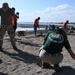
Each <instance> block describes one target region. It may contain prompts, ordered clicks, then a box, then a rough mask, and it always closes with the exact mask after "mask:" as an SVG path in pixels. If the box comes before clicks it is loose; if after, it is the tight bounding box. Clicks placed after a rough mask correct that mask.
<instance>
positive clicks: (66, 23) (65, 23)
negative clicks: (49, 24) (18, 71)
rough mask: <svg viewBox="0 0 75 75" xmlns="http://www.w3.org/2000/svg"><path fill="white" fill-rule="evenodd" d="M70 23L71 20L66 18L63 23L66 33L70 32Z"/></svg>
mask: <svg viewBox="0 0 75 75" xmlns="http://www.w3.org/2000/svg"><path fill="white" fill-rule="evenodd" d="M68 23H69V21H68V20H66V22H64V23H63V24H62V26H63V29H64V31H65V32H66V33H67V32H68V29H69V25H68Z"/></svg>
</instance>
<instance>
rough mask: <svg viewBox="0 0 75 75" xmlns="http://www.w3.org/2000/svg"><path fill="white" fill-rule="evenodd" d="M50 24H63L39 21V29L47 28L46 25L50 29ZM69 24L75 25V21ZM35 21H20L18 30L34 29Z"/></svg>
mask: <svg viewBox="0 0 75 75" xmlns="http://www.w3.org/2000/svg"><path fill="white" fill-rule="evenodd" d="M50 25H55V26H56V27H57V26H59V27H61V26H62V23H56V22H39V28H38V30H45V29H46V27H47V29H49V27H50ZM68 25H69V26H75V23H69V24H68ZM33 30H34V28H33V22H18V25H17V29H16V31H33Z"/></svg>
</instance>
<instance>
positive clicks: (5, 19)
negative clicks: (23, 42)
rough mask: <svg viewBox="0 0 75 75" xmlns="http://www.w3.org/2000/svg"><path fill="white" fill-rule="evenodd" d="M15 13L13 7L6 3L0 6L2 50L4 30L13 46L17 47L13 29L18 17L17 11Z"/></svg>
mask: <svg viewBox="0 0 75 75" xmlns="http://www.w3.org/2000/svg"><path fill="white" fill-rule="evenodd" d="M17 15H18V16H17ZM17 15H16V14H15V8H10V7H9V5H8V3H3V4H2V7H1V8H0V16H1V25H0V26H1V27H0V50H2V44H3V37H4V34H5V33H6V31H7V32H8V34H9V36H10V39H11V44H12V46H13V48H14V49H15V48H17V47H16V43H15V30H16V26H17V18H19V13H17Z"/></svg>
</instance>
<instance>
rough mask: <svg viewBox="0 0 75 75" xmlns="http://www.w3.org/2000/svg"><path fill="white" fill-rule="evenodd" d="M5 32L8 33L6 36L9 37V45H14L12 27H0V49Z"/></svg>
mask: <svg viewBox="0 0 75 75" xmlns="http://www.w3.org/2000/svg"><path fill="white" fill-rule="evenodd" d="M6 31H7V32H8V35H9V37H10V40H11V44H12V45H15V32H14V30H13V27H12V25H1V29H0V47H2V45H3V37H4V35H5V33H6Z"/></svg>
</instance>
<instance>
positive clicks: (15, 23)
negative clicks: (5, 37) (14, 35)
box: [12, 7, 19, 31]
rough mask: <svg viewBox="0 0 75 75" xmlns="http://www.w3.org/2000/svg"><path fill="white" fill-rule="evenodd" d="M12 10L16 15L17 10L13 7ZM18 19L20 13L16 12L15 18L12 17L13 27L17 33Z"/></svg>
mask: <svg viewBox="0 0 75 75" xmlns="http://www.w3.org/2000/svg"><path fill="white" fill-rule="evenodd" d="M12 9H13V11H14V14H15V8H14V7H12ZM17 19H19V12H16V14H15V17H14V16H12V26H13V28H14V31H16V29H17Z"/></svg>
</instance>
